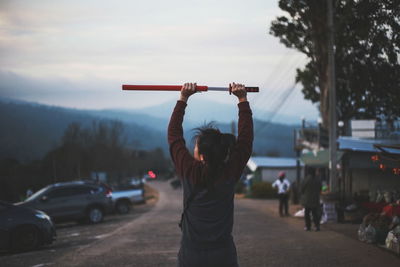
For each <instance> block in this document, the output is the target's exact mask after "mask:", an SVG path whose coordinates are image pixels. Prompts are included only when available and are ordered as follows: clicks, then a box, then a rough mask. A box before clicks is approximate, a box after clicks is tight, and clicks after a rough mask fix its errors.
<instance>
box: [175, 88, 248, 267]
mask: <svg viewBox="0 0 400 267" xmlns="http://www.w3.org/2000/svg"><path fill="white" fill-rule="evenodd" d="M230 86H231V89H232V93H233V94H234V95H235V96H236V97H237V98H238V100H239V103H238V108H239V122H238V137H237V139H236V138H235V136H234V135H232V134H224V133H221V132H220V131H219V130H218V129H217V128H215V127H211V126H209V125H208V126H206V127H201V128H198V129H197V134H196V136H195V147H194V153H193V154H194V155H193V156H192V155H191V154H190V153H189V151H188V149H187V148H186V145H185V139H184V137H183V129H182V122H183V117H184V113H185V108H186V106H187V101H188V99H189V97H190V96H191V95H192V94H194V93H195V92H196V83H185V84H184V85H183V86H182V89H181V96H180V99H179V100H178V101H177V103H176V106H175V108H174V111H173V113H172V116H171V119H170V122H169V125H168V143H169V149H170V155H171V158H172V161H173V163H174V165H175V169H176V172H177V174H178V176H179V178H180V179H181V181H182V186H183V213H182V217H181V223H180V224H179V225H180V227H181V230H182V238H181V244H180V249H179V253H178V266H180V267H184V266H190V267H197V266H199V267H200V266H204V267H205V266H207V267H213V266H218V267H223V266H226V267H228V266H229V267H231V266H232V267H235V266H239V265H238V260H237V252H236V246H235V243H234V240H233V236H232V227H233V207H234V189H235V184H236V182H237V181H238V180H239V179H240V176H241V174H242V172H243V169H244V167H245V166H246V164H247V161H248V159H249V158H250V155H251V152H252V144H253V119H252V112H251V109H250V106H249V102H248V101H247V92H246V89H245V87H244V85H242V84H235V83H233V84H231V85H230Z"/></svg>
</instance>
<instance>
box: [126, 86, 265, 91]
mask: <svg viewBox="0 0 400 267" xmlns="http://www.w3.org/2000/svg"><path fill="white" fill-rule="evenodd" d="M181 88H182V85H127V84H124V85H122V90H143V91H180V90H181ZM245 88H246V91H247V92H249V93H256V92H259V88H258V87H245ZM196 89H197V91H202V92H205V91H225V92H229V93H231V90H232V89H231V88H230V87H211V86H205V85H197V86H196Z"/></svg>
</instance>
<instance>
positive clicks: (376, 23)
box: [270, 0, 400, 128]
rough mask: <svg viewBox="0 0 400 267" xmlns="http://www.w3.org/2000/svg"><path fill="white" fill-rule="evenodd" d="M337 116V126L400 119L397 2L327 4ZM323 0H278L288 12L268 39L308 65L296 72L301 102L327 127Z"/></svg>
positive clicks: (399, 7)
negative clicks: (356, 120)
mask: <svg viewBox="0 0 400 267" xmlns="http://www.w3.org/2000/svg"><path fill="white" fill-rule="evenodd" d="M333 1H334V10H335V11H334V25H335V33H334V40H335V65H336V66H335V67H336V68H335V72H336V90H337V112H338V118H339V119H340V120H348V119H351V118H372V117H380V116H384V117H385V118H388V119H393V118H395V117H398V116H400V105H399V104H398V103H400V56H399V54H400V34H399V33H400V5H399V4H398V1H397V0H341V1H340V0H336V1H335V0H333ZM326 4H327V2H326V0H300V1H294V0H280V1H279V7H280V8H281V9H282V10H284V11H286V12H288V15H286V16H280V17H278V18H277V19H276V20H274V21H273V22H272V24H271V28H270V33H271V34H273V35H274V36H276V37H278V38H279V39H280V41H281V42H282V43H283V44H285V45H286V46H287V47H289V48H295V49H297V50H299V51H300V52H302V53H304V54H306V55H307V57H308V58H309V59H310V60H309V62H308V63H307V64H306V66H305V67H304V69H297V75H296V82H300V83H301V84H302V86H303V89H302V92H303V94H304V97H305V98H306V99H309V100H311V101H312V102H313V103H319V106H320V112H321V117H322V119H323V126H324V127H325V128H327V125H328V123H329V115H328V114H329V113H328V110H329V102H328V98H329V94H328V83H327V82H328V75H327V74H328V46H327V45H328V43H327V40H328V35H327V34H328V33H329V30H328V26H327V5H326Z"/></svg>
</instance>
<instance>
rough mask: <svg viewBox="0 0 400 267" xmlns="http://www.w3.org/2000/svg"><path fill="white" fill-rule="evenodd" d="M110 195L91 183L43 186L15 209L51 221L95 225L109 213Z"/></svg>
mask: <svg viewBox="0 0 400 267" xmlns="http://www.w3.org/2000/svg"><path fill="white" fill-rule="evenodd" d="M111 195H112V192H111V190H110V189H108V188H106V187H104V186H101V185H100V184H96V183H95V182H89V181H76V182H65V183H57V184H52V185H49V186H46V187H45V188H42V189H41V190H39V191H38V192H36V193H35V194H33V195H32V196H31V197H29V198H28V199H26V200H25V201H24V202H21V203H17V205H20V206H24V207H29V208H34V209H37V210H41V211H44V212H45V213H47V214H48V215H49V216H50V217H51V218H52V219H54V220H55V221H74V220H76V221H79V222H81V221H87V222H89V223H99V222H101V221H102V220H103V218H104V215H105V214H107V213H109V212H111V211H112V208H113V205H112V199H111Z"/></svg>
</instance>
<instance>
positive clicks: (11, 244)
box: [0, 201, 56, 251]
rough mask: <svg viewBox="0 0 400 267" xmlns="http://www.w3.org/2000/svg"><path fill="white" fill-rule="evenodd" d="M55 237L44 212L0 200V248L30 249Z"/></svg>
mask: <svg viewBox="0 0 400 267" xmlns="http://www.w3.org/2000/svg"><path fill="white" fill-rule="evenodd" d="M55 239H56V230H55V228H54V224H53V222H52V221H51V219H50V217H49V216H48V215H47V214H46V213H44V212H42V211H38V210H33V209H29V208H25V207H20V206H15V205H13V204H9V203H6V202H3V201H0V249H6V250H10V249H11V250H16V251H25V250H32V249H35V248H38V247H40V246H42V245H45V244H51V243H52V242H53V241H54V240H55Z"/></svg>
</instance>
